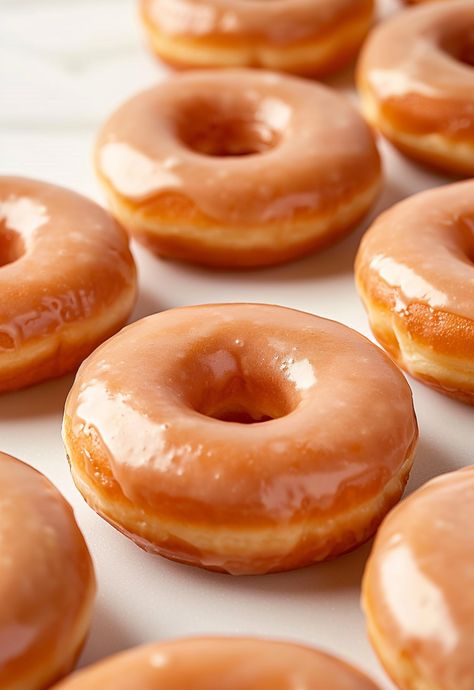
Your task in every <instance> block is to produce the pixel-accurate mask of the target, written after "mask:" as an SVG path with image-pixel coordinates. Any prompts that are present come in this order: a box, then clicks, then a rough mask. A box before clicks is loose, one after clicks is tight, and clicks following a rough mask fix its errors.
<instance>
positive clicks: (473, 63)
mask: <svg viewBox="0 0 474 690" xmlns="http://www.w3.org/2000/svg"><path fill="white" fill-rule="evenodd" d="M442 47H443V49H444V50H445V51H446V52H447V53H449V54H450V55H451V56H452V57H453V58H454V59H455V60H457V61H458V62H461V63H462V64H463V65H467V66H468V67H474V27H473V28H469V29H467V30H466V29H463V30H462V31H456V32H453V33H452V34H450V35H448V36H446V37H444V39H443V41H442Z"/></svg>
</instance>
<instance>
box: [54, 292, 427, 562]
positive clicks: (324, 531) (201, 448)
mask: <svg viewBox="0 0 474 690" xmlns="http://www.w3.org/2000/svg"><path fill="white" fill-rule="evenodd" d="M132 353H133V354H132ZM223 420H230V421H223ZM242 421H247V422H249V421H251V422H255V423H247V424H245V423H238V422H242ZM256 422H259V423H256ZM63 435H64V440H65V444H66V448H67V452H68V455H69V460H70V463H71V467H72V472H73V476H74V479H75V481H76V484H77V485H78V488H79V489H80V491H81V492H82V493H83V495H84V497H85V498H86V500H87V501H88V502H89V503H90V504H91V505H92V507H93V508H94V509H95V510H97V511H98V512H99V513H100V514H102V515H103V516H104V517H105V518H106V519H108V520H109V521H110V522H112V523H113V524H114V525H115V526H117V527H118V528H119V529H121V530H122V531H123V532H125V533H126V534H127V535H128V536H130V537H131V538H132V539H134V541H136V542H137V543H138V544H139V545H140V546H142V547H143V548H145V549H147V550H149V551H154V552H157V553H159V554H161V555H165V556H167V557H169V558H173V559H175V560H181V561H185V562H188V563H192V564H194V565H200V566H202V567H206V568H209V569H214V570H225V571H228V572H232V573H235V574H240V573H264V572H268V571H277V570H285V569H290V568H295V567H299V566H301V565H306V564H309V563H311V562H314V561H315V560H322V559H324V558H328V557H330V556H335V555H337V554H339V553H341V552H343V551H346V550H348V549H350V548H353V547H354V546H356V545H358V544H359V543H360V542H362V541H363V540H364V539H367V538H368V537H369V536H370V535H371V534H372V533H373V531H374V530H375V528H376V526H377V524H378V522H379V521H380V519H381V518H382V517H383V515H384V514H385V512H386V511H387V510H388V509H389V508H390V506H391V505H393V503H395V502H396V501H397V500H398V498H399V497H400V494H401V493H402V491H403V487H404V484H405V482H406V480H407V476H408V471H409V469H410V467H411V462H412V456H413V451H414V446H415V443H416V439H417V425H416V420H415V416H414V412H413V407H412V400H411V392H410V389H409V387H408V385H407V383H406V381H405V379H404V377H403V376H402V375H401V374H400V372H399V370H398V369H397V368H396V367H395V366H394V365H393V364H392V363H391V362H390V360H389V359H388V358H387V357H386V355H384V354H383V352H382V351H381V350H379V349H378V348H376V347H375V346H374V345H372V344H371V343H369V342H368V341H367V340H366V339H365V338H363V337H362V336H360V335H359V334H357V333H355V332H354V331H352V330H350V329H348V328H346V327H344V326H342V325H340V324H338V323H335V322H332V321H327V320H325V319H321V318H318V317H316V316H313V315H310V314H305V313H302V312H297V311H293V310H290V309H284V308H282V307H273V306H264V305H249V304H247V305H245V304H244V305H238V304H233V305H215V306H212V305H211V306H201V307H190V308H182V309H174V310H170V311H168V312H163V313H161V314H158V315H154V316H151V317H149V318H146V319H143V320H141V321H139V322H137V323H135V324H133V325H131V326H129V327H128V328H126V329H124V330H123V331H122V332H121V333H120V334H118V335H117V336H115V337H114V338H112V339H111V340H109V341H108V342H107V343H106V344H105V345H103V346H102V347H101V348H99V349H98V350H97V351H96V352H95V353H94V354H93V355H92V356H91V357H90V358H89V359H88V360H87V361H86V362H85V363H84V364H83V366H82V367H81V369H80V370H79V373H78V375H77V378H76V381H75V383H74V386H73V388H72V390H71V392H70V395H69V397H68V400H67V404H66V409H65V417H64V432H63Z"/></svg>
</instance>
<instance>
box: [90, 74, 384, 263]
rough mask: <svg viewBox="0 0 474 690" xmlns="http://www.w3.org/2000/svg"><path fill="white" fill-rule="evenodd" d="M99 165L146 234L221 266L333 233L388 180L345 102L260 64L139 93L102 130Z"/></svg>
mask: <svg viewBox="0 0 474 690" xmlns="http://www.w3.org/2000/svg"><path fill="white" fill-rule="evenodd" d="M95 161H96V168H97V171H98V174H99V178H100V179H101V181H102V182H103V184H104V186H105V189H106V191H107V193H108V197H109V201H110V204H111V207H112V209H113V211H114V212H115V213H116V215H117V216H118V217H119V218H120V219H121V220H122V221H123V222H124V224H125V225H126V226H127V227H128V228H129V229H130V230H132V231H133V232H135V233H137V235H138V237H139V239H140V238H141V239H144V240H145V241H147V242H148V243H151V244H153V242H155V243H156V245H157V246H156V249H157V251H158V252H160V253H163V254H165V255H177V256H180V255H182V256H183V257H184V258H188V259H194V260H202V261H206V258H207V260H208V261H209V262H212V261H213V259H214V260H215V263H221V262H222V261H223V262H227V263H231V262H232V261H234V262H239V260H240V261H242V262H243V263H244V264H245V262H247V263H251V262H252V261H253V262H254V263H255V264H258V263H271V262H272V261H276V260H282V259H284V258H285V257H287V256H291V255H292V254H293V255H295V254H298V253H305V252H307V251H308V247H307V245H308V243H309V244H311V243H313V244H314V245H317V244H318V243H319V244H321V243H322V242H323V241H324V242H326V243H327V242H328V241H331V240H334V238H335V237H336V236H338V235H339V234H341V233H342V232H347V230H348V229H350V228H351V227H352V226H353V225H354V223H355V222H356V220H357V219H359V218H360V216H361V215H363V214H364V213H365V212H366V211H367V209H368V207H369V206H370V204H371V202H372V201H373V199H374V197H375V195H376V193H377V191H378V186H379V179H380V160H379V156H378V153H377V149H376V146H375V142H374V138H373V135H372V133H371V132H370V129H369V128H368V126H367V125H366V124H365V122H364V121H363V120H362V118H361V117H360V115H359V114H358V113H357V111H356V110H355V109H354V108H353V107H352V105H350V104H349V103H348V102H347V101H346V100H345V99H344V98H343V97H341V96H340V95H338V94H335V93H334V92H332V91H330V90H329V89H327V88H326V87H323V86H320V85H316V84H311V83H309V82H306V81H303V80H301V79H297V78H295V77H288V76H281V75H276V74H273V73H266V72H255V71H251V70H232V71H227V72H225V73H224V72H222V71H209V72H194V73H192V74H191V73H190V74H184V75H180V76H179V77H175V78H173V79H171V80H169V81H167V82H165V83H162V84H160V85H159V86H157V87H154V88H153V89H150V90H148V91H145V92H143V93H141V94H139V95H138V96H135V97H134V98H132V99H131V100H130V101H128V102H127V103H125V104H124V105H123V106H122V107H121V108H119V109H118V110H117V111H116V112H115V113H114V114H113V115H112V116H111V117H110V119H109V120H108V122H107V123H106V124H105V126H104V127H103V128H102V130H101V132H100V135H99V137H98V140H97V145H96V153H95ZM321 226H322V227H321ZM196 257H197V259H196Z"/></svg>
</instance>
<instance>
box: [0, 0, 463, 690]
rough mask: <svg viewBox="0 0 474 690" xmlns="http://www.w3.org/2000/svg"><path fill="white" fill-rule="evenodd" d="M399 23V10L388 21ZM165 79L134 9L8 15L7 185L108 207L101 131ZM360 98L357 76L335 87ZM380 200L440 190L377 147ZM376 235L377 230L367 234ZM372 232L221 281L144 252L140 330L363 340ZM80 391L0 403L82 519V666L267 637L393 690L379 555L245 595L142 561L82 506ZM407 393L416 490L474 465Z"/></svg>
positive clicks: (19, 445) (434, 408) (274, 581)
mask: <svg viewBox="0 0 474 690" xmlns="http://www.w3.org/2000/svg"><path fill="white" fill-rule="evenodd" d="M395 7H396V0H393V2H390V0H388V2H387V3H386V4H385V7H384V10H385V11H390V10H391V9H393V8H395ZM164 74H165V70H164V69H163V68H161V67H160V66H159V65H158V64H157V63H156V62H155V61H154V60H153V59H152V58H151V57H150V56H149V55H148V54H147V52H146V51H145V49H144V47H143V44H142V36H141V32H140V28H139V26H138V22H137V20H136V8H135V3H134V2H133V0H0V173H1V174H19V175H27V176H34V177H39V178H42V179H45V180H49V181H52V182H56V183H60V184H63V185H66V186H69V187H71V188H73V189H75V190H77V191H79V192H83V193H85V194H88V195H90V196H92V197H95V198H97V199H98V200H100V192H99V190H98V187H97V184H96V182H95V180H94V176H93V173H92V169H91V163H90V154H91V147H92V142H93V137H94V132H95V131H96V129H97V127H98V125H99V123H100V122H101V120H102V119H103V118H104V117H105V116H107V114H108V113H109V112H110V111H111V109H112V108H113V107H115V106H116V105H118V104H119V103H120V102H121V101H122V100H123V99H124V98H125V97H127V96H128V95H130V94H132V93H133V92H134V91H136V90H138V89H140V88H142V87H146V86H148V85H150V84H153V83H154V82H155V81H156V80H157V79H160V78H162V77H163V75H164ZM332 83H333V84H334V85H336V86H338V87H339V88H342V89H345V90H347V91H350V74H344V75H342V76H340V77H338V78H337V79H334V80H333V82H332ZM382 152H383V156H384V160H385V170H386V185H385V190H384V192H383V194H382V197H381V199H380V201H379V203H378V205H377V208H376V210H375V211H374V213H373V214H372V217H373V216H374V215H375V214H376V213H378V212H380V210H381V209H383V208H386V207H387V206H389V205H391V204H392V203H394V202H396V201H398V200H400V199H402V198H403V197H405V196H408V195H410V194H412V193H414V192H416V191H418V190H421V189H424V188H427V187H430V186H434V185H437V184H440V183H443V182H444V181H445V180H443V179H442V178H439V177H436V176H434V175H431V174H429V173H427V172H425V171H423V170H421V169H420V168H417V167H416V166H415V165H413V164H411V163H409V162H407V161H406V160H404V159H403V158H402V157H401V156H399V155H398V154H396V153H395V152H394V151H393V150H392V149H391V148H390V147H389V146H387V145H385V144H383V145H382ZM367 222H368V221H367ZM367 222H366V223H365V224H364V226H363V227H361V228H360V229H359V231H356V232H355V233H353V234H352V236H351V237H349V238H348V239H346V240H345V241H343V242H341V243H340V244H338V245H337V246H335V247H333V248H331V249H329V250H327V251H325V252H323V253H321V254H319V255H318V256H314V257H310V258H307V259H304V260H302V261H299V262H296V263H293V264H290V265H288V266H284V267H280V268H276V269H270V270H264V271H253V272H248V273H234V274H233V273H222V272H218V273H215V272H212V271H209V270H205V269H200V268H194V267H189V266H184V265H178V264H173V263H169V262H164V261H158V260H156V259H154V258H152V257H150V256H148V255H147V254H146V253H145V252H144V251H143V250H141V249H139V248H137V247H134V251H135V255H136V258H137V260H138V264H139V269H140V290H141V292H140V299H139V301H138V305H137V308H136V310H135V313H134V315H133V317H134V319H136V318H139V317H141V316H144V315H146V314H150V313H153V312H156V311H159V310H161V309H166V308H169V307H174V306H179V305H184V304H191V303H192V304H197V303H203V302H214V301H251V302H272V303H277V304H283V305H286V306H290V307H296V308H299V309H304V310H307V311H311V312H314V313H317V314H320V315H322V316H328V317H331V318H334V319H337V320H339V321H342V322H343V323H346V324H348V325H350V326H352V327H354V328H355V329H357V330H359V331H360V332H362V333H365V334H366V335H369V333H368V329H367V322H366V318H365V315H364V312H363V310H362V307H361V305H360V303H359V300H358V298H357V295H356V292H355V289H354V285H353V274H352V264H353V259H354V254H355V251H356V247H357V245H358V242H359V240H360V236H361V233H362V231H363V229H364V228H365V227H367ZM71 381H72V377H66V378H63V379H60V380H58V381H54V382H51V383H47V384H45V385H41V386H37V387H35V388H33V389H30V390H27V391H23V392H21V393H16V394H11V395H6V396H3V397H0V449H1V450H3V451H6V452H9V453H12V454H13V455H16V456H18V457H19V458H21V459H23V460H26V461H27V462H29V463H30V464H32V465H33V466H35V467H37V468H38V469H40V470H41V471H43V472H44V473H45V474H46V475H47V476H48V477H50V478H51V479H52V480H53V481H54V482H55V483H56V485H57V486H58V487H59V488H60V489H61V490H62V491H63V493H64V494H65V495H66V497H67V498H68V499H69V500H70V501H71V502H72V503H73V505H74V508H75V511H76V515H77V518H78V520H79V523H80V525H81V527H82V529H83V531H84V534H85V536H86V539H87V541H88V543H89V546H90V548H91V550H92V554H93V557H94V560H95V564H96V569H97V575H98V580H99V594H98V599H97V604H96V609H95V617H94V622H93V627H92V632H91V636H90V639H89V641H88V644H87V646H86V648H85V651H84V654H83V656H82V659H81V664H88V663H91V662H93V661H95V660H97V659H100V658H102V657H103V656H105V655H108V654H111V653H113V652H117V651H119V650H122V649H125V648H127V647H130V646H132V645H135V644H139V643H142V642H146V641H151V640H155V639H156V640H160V639H165V638H169V637H176V636H181V635H195V634H199V633H205V634H214V633H235V634H259V635H272V636H277V637H283V638H289V639H294V640H301V641H303V642H307V643H312V644H315V645H318V646H320V647H322V648H324V649H327V650H329V651H332V652H335V653H337V654H339V655H341V656H343V657H345V658H346V659H349V660H351V661H352V662H354V663H356V664H358V665H359V666H361V667H362V668H364V669H365V670H366V671H368V672H371V673H372V674H373V675H374V677H375V678H378V679H379V680H380V682H381V684H382V686H383V687H384V688H385V689H387V690H388V689H389V688H391V687H392V686H391V685H390V683H389V682H388V681H387V680H386V678H385V676H384V674H383V672H382V671H381V670H380V668H379V666H378V664H377V662H376V660H375V657H374V656H373V654H372V652H371V650H370V647H369V644H368V642H367V640H366V636H365V632H364V622H363V617H362V614H361V612H360V608H359V588H360V579H361V575H362V571H363V567H364V562H365V560H366V557H367V554H368V550H369V547H368V546H365V547H363V548H361V549H359V550H357V551H356V552H354V553H352V554H350V555H348V556H345V557H343V558H340V559H338V560H337V561H334V562H332V563H329V564H323V565H318V566H315V567H312V568H309V569H306V570H303V571H300V572H294V573H289V574H284V575H270V576H265V577H260V578H252V577H247V578H242V579H235V578H232V577H228V576H222V575H215V574H210V573H206V572H202V571H199V570H196V569H192V568H189V567H185V566H180V565H176V564H173V563H170V562H168V561H165V560H162V559H160V558H157V557H153V556H150V555H147V554H145V553H143V552H141V551H140V550H139V549H137V548H136V547H135V546H134V545H133V544H132V543H131V542H129V541H128V540H126V539H125V538H124V537H122V536H121V535H119V534H118V533H117V532H116V531H115V530H114V529H112V528H111V527H110V526H108V525H107V524H106V523H104V522H103V521H102V520H101V519H100V518H98V517H97V516H96V515H95V514H94V513H93V512H92V511H91V510H89V509H88V508H87V507H86V506H85V504H84V503H83V501H82V499H81V497H80V496H79V495H78V493H77V492H76V490H75V489H74V487H73V484H72V481H71V479H70V476H69V472H68V468H67V463H66V460H65V455H64V451H63V447H62V443H61V438H60V423H61V412H62V407H63V403H64V399H65V396H66V394H67V391H68V389H69V387H70V385H71ZM411 383H412V387H413V391H414V395H415V404H416V409H417V413H418V418H419V422H420V430H421V440H420V445H419V450H418V454H417V458H416V465H415V469H414V471H413V475H412V479H411V481H410V490H413V489H414V488H416V487H417V486H419V485H420V484H422V483H423V482H425V481H426V480H427V479H429V478H430V477H432V476H435V475H437V474H440V473H442V472H446V471H449V470H451V469H455V468H458V467H461V466H462V465H466V464H469V463H472V462H473V453H472V422H473V411H472V409H469V408H467V407H465V406H462V405H460V404H458V403H456V402H453V401H451V400H447V399H445V398H443V397H442V396H440V395H438V394H436V393H434V392H432V391H430V390H428V389H426V388H424V387H423V386H421V385H419V384H416V383H414V382H411Z"/></svg>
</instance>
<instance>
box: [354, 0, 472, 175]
mask: <svg viewBox="0 0 474 690" xmlns="http://www.w3.org/2000/svg"><path fill="white" fill-rule="evenodd" d="M473 24H474V4H473V3H472V2H471V0H453V1H452V2H440V3H434V4H429V5H427V6H424V7H418V8H413V9H410V10H408V11H405V12H401V13H399V14H397V15H396V16H394V17H393V18H391V19H390V20H388V21H387V22H384V23H383V24H381V25H380V26H379V27H377V28H376V29H375V30H374V31H373V32H372V34H371V35H370V37H369V39H368V41H367V43H366V45H365V47H364V50H363V52H362V55H361V58H360V61H359V66H358V86H359V89H360V92H361V95H362V100H363V105H364V109H365V111H366V114H367V115H368V117H369V119H370V120H371V121H372V122H373V123H374V124H376V126H378V127H379V128H380V129H381V130H382V132H383V133H384V134H385V135H386V136H387V137H388V138H389V139H391V140H392V142H393V143H394V144H396V145H397V146H399V147H400V148H401V149H402V150H404V152H405V153H408V154H409V155H411V156H413V157H415V158H418V159H420V160H422V161H425V162H428V163H431V164H433V165H435V166H437V167H441V168H444V169H445V170H448V171H450V172H459V173H462V174H468V175H470V176H471V175H474V69H473V65H474V42H473V39H472V32H471V31H470V27H472V26H473Z"/></svg>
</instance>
